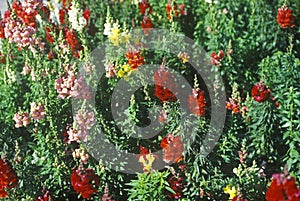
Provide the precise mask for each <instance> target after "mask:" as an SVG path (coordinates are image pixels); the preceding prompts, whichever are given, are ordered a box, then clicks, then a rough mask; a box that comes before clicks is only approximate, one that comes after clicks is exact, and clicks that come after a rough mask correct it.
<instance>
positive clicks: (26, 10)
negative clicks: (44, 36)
mask: <svg viewBox="0 0 300 201" xmlns="http://www.w3.org/2000/svg"><path fill="white" fill-rule="evenodd" d="M25 3H26V4H25V5H24V6H23V5H22V4H21V2H20V1H14V2H13V3H12V5H11V7H12V9H13V10H14V11H15V12H16V14H17V16H18V17H19V18H20V19H22V21H23V23H24V24H25V25H26V26H31V27H33V28H35V27H36V18H35V17H36V15H37V10H36V9H37V5H38V2H36V1H28V0H27V1H25Z"/></svg>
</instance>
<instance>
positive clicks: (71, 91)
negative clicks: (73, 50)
mask: <svg viewBox="0 0 300 201" xmlns="http://www.w3.org/2000/svg"><path fill="white" fill-rule="evenodd" d="M55 82H56V84H55V89H56V91H57V93H58V97H59V98H62V99H63V98H65V97H74V98H79V99H90V98H91V97H92V92H91V89H90V87H89V86H88V85H87V84H86V82H85V79H84V77H83V76H81V75H80V76H79V78H76V76H75V73H74V71H73V70H69V71H68V72H67V75H66V76H65V77H59V78H57V79H56V81H55Z"/></svg>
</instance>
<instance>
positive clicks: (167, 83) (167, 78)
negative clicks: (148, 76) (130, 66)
mask: <svg viewBox="0 0 300 201" xmlns="http://www.w3.org/2000/svg"><path fill="white" fill-rule="evenodd" d="M154 84H155V94H154V95H155V96H156V97H157V98H159V99H160V100H161V101H175V100H177V98H176V91H177V87H176V84H175V80H174V77H173V76H172V75H171V73H170V72H169V71H168V70H166V69H165V63H163V64H162V65H161V67H160V68H159V69H158V70H157V71H156V72H155V73H154Z"/></svg>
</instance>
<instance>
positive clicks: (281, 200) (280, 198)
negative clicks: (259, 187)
mask: <svg viewBox="0 0 300 201" xmlns="http://www.w3.org/2000/svg"><path fill="white" fill-rule="evenodd" d="M266 200H267V201H300V189H299V188H298V187H297V185H296V181H295V179H294V178H293V177H291V176H290V175H285V174H273V179H272V182H271V185H270V187H269V189H268V191H267V192H266Z"/></svg>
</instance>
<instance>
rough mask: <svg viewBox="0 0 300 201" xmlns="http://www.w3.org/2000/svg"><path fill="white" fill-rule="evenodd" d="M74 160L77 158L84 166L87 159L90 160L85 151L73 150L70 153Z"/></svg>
mask: <svg viewBox="0 0 300 201" xmlns="http://www.w3.org/2000/svg"><path fill="white" fill-rule="evenodd" d="M72 156H73V158H74V159H76V158H79V160H80V163H82V164H86V163H87V161H88V159H89V158H90V156H89V154H88V153H87V152H86V150H85V149H75V150H74V151H73V153H72Z"/></svg>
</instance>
